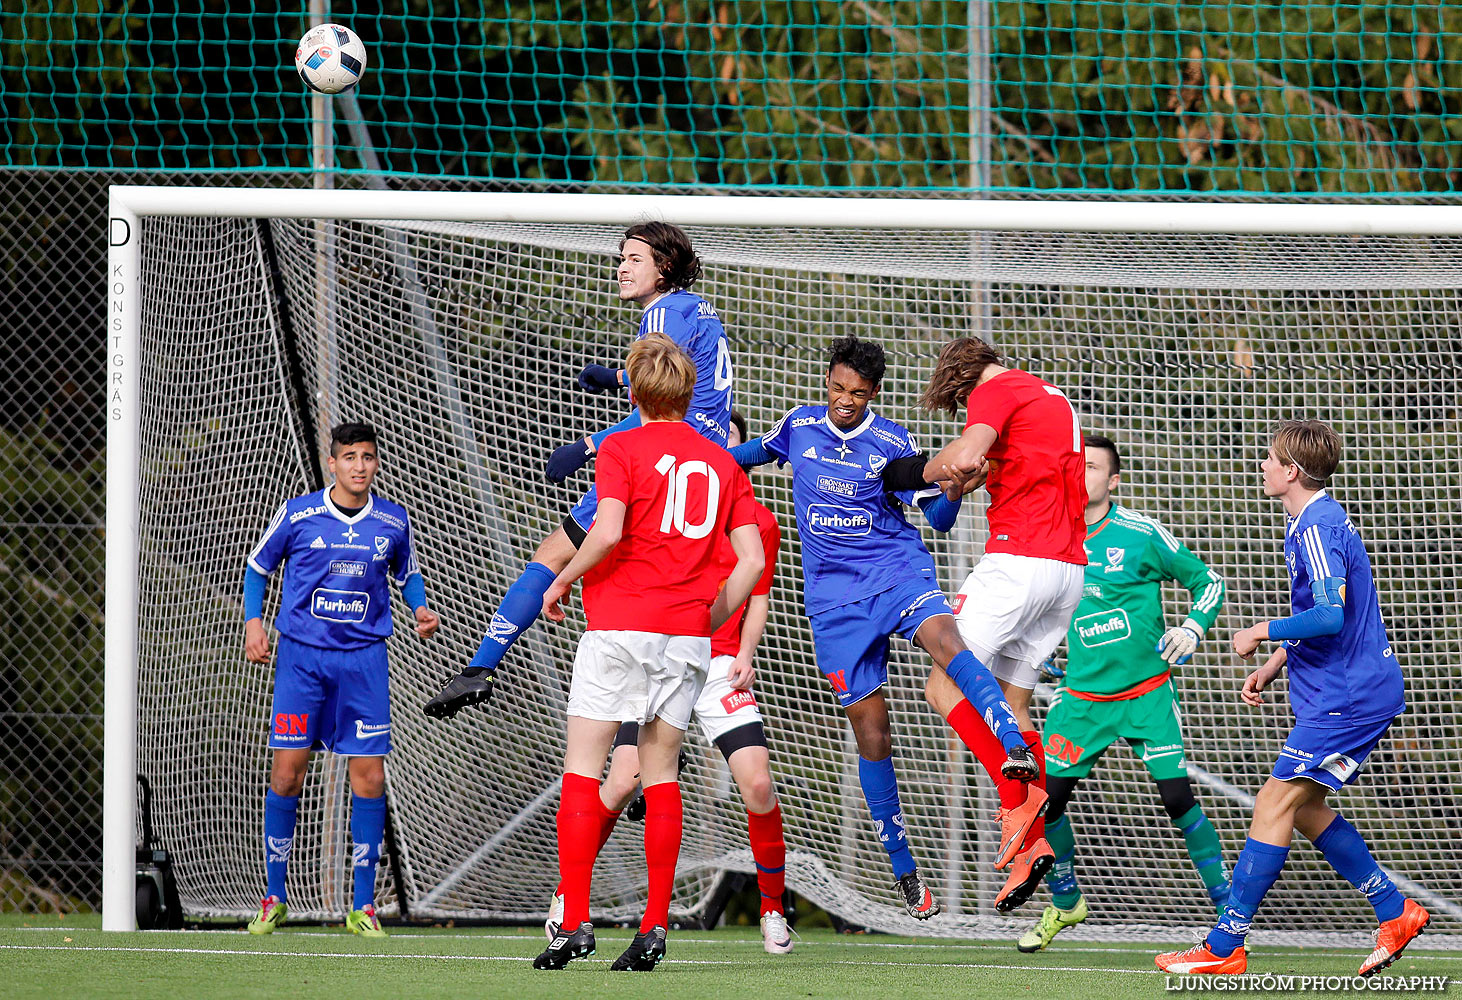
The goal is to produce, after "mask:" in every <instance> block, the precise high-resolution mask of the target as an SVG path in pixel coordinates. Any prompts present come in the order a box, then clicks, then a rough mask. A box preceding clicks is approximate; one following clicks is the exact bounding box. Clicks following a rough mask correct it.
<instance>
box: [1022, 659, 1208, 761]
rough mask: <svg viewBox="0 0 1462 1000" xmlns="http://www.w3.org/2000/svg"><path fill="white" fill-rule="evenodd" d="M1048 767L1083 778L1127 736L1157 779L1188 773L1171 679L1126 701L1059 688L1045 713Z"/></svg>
mask: <svg viewBox="0 0 1462 1000" xmlns="http://www.w3.org/2000/svg"><path fill="white" fill-rule="evenodd" d="M1045 733H1046V773H1047V774H1049V775H1050V776H1051V777H1053V778H1084V777H1086V776H1087V775H1088V774H1090V773H1091V766H1092V765H1093V764H1095V763H1096V762H1097V758H1098V757H1100V756H1101V755H1102V754H1103V753H1104V752H1105V751H1106V749H1107V747H1109V746H1111V745H1112V744H1113V743H1115V742H1117V740H1126V741H1127V745H1128V746H1130V747H1131V748H1132V752H1133V753H1135V754H1136V755H1137V756H1138V757H1139V758H1140V759H1141V760H1142V763H1143V764H1145V765H1146V766H1147V769H1148V771H1150V772H1152V777H1153V779H1154V780H1156V781H1162V780H1164V779H1165V778H1181V777H1185V776H1186V775H1187V774H1188V765H1187V761H1186V760H1185V758H1184V754H1183V719H1182V715H1181V714H1180V713H1179V712H1178V697H1177V694H1176V692H1174V691H1173V682H1172V681H1171V680H1169V681H1167V682H1166V683H1165V684H1163V685H1162V686H1161V687H1158V688H1154V689H1153V690H1151V691H1149V692H1147V693H1146V694H1144V695H1139V696H1138V697H1136V698H1129V699H1127V700H1125V701H1087V700H1085V699H1083V698H1077V697H1076V696H1075V695H1073V694H1071V692H1069V691H1067V690H1066V689H1065V688H1058V689H1057V690H1056V694H1055V695H1054V696H1053V697H1052V699H1051V707H1050V710H1049V711H1048V712H1047V713H1046V725H1045Z"/></svg>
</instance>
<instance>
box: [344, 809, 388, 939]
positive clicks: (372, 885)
mask: <svg viewBox="0 0 1462 1000" xmlns="http://www.w3.org/2000/svg"><path fill="white" fill-rule="evenodd" d="M350 839H351V840H352V841H354V843H353V844H352V845H351V852H350V854H351V859H352V862H353V864H354V867H355V903H354V905H352V906H351V909H352V910H359V909H363V908H365V907H367V906H370V905H371V904H372V903H374V902H375V901H376V862H377V861H379V860H380V857H381V849H382V847H383V846H384V845H383V844H382V843H381V841H383V840H385V839H386V797H385V796H384V795H377V796H376V797H375V798H373V799H363V798H361V797H360V796H359V795H354V794H352V795H351V796H350Z"/></svg>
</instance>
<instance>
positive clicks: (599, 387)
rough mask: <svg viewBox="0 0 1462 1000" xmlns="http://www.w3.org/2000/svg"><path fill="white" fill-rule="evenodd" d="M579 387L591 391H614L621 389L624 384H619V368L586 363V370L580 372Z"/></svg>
mask: <svg viewBox="0 0 1462 1000" xmlns="http://www.w3.org/2000/svg"><path fill="white" fill-rule="evenodd" d="M579 388H580V389H587V390H589V391H590V392H613V391H614V390H615V389H621V388H623V386H621V385H620V384H619V369H618V368H606V367H605V366H603V365H585V366H584V370H583V371H581V372H579Z"/></svg>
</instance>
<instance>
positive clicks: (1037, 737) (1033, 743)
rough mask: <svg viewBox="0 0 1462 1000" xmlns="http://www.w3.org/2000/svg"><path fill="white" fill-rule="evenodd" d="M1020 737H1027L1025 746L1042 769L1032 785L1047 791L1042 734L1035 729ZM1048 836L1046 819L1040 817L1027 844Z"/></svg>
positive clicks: (1027, 837) (1030, 833) (1033, 826)
mask: <svg viewBox="0 0 1462 1000" xmlns="http://www.w3.org/2000/svg"><path fill="white" fill-rule="evenodd" d="M1020 735H1022V736H1024V737H1025V745H1026V746H1028V747H1030V748H1031V751H1032V752H1033V753H1035V755H1036V767H1038V768H1040V775H1039V776H1038V777H1037V778H1036V780H1035V781H1032V782H1031V784H1032V785H1035V786H1036V787H1037V788H1039V789H1040V790H1041V791H1043V792H1044V791H1045V790H1046V748H1045V747H1043V746H1041V734H1040V733H1038V732H1036V731H1035V730H1034V729H1029V730H1026V731H1025V732H1023V733H1021V734H1020ZM1045 835H1046V817H1045V816H1040V817H1038V818H1037V819H1036V821H1035V822H1034V823H1032V824H1031V828H1030V832H1029V833H1027V834H1026V835H1025V843H1026V844H1034V843H1035V842H1036V841H1038V840H1040V839H1041V838H1042V837H1044V836H1045Z"/></svg>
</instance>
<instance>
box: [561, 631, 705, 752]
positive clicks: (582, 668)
mask: <svg viewBox="0 0 1462 1000" xmlns="http://www.w3.org/2000/svg"><path fill="white" fill-rule="evenodd" d="M710 663H711V639H710V637H709V636H704V635H700V636H694V635H661V634H660V633H658V632H628V631H598V632H585V633H584V636H583V638H582V639H580V640H579V649H578V652H577V653H575V654H574V679H573V681H572V682H571V683H570V684H569V707H568V714H569V715H577V716H579V717H580V718H582V719H599V720H601V721H604V722H631V721H632V722H638V723H640V724H641V725H644V724H645V723H647V722H649V721H650V720H651V719H655V718H660V719H664V720H665V721H666V722H668V723H670V724H671V725H672V726H674V727H675V728H676V729H681V730H684V729H686V728H688V727H689V726H690V715H691V712H692V711H693V710H694V709H695V702H696V698H697V697H699V696H700V693H701V685H702V684H704V683H705V680H706V671H707V670H708V669H709V667H710Z"/></svg>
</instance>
